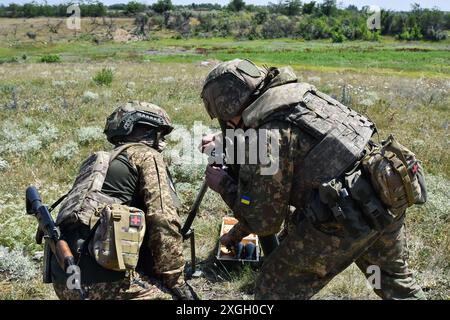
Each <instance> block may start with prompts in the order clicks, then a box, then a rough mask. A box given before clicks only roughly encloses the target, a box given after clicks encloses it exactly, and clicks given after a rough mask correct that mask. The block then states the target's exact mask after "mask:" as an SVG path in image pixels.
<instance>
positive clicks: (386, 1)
mask: <svg viewBox="0 0 450 320" xmlns="http://www.w3.org/2000/svg"><path fill="white" fill-rule="evenodd" d="M31 1H32V0H0V4H9V3H21V4H23V3H27V2H31ZM129 1H131V0H101V2H103V3H104V4H113V3H127V2H129ZM138 1H139V2H142V3H146V4H152V3H154V2H156V0H138ZM309 1H310V0H303V1H302V2H309ZM36 2H38V3H39V2H41V3H42V2H43V0H36ZM65 2H67V1H64V0H47V3H49V4H56V3H65ZM193 2H195V3H202V2H206V3H219V4H222V5H224V4H227V3H228V2H229V0H201V1H195V0H172V3H174V4H191V3H193ZM245 2H246V3H247V4H256V5H265V4H268V3H269V2H275V3H276V2H278V0H272V1H267V0H245ZM318 2H322V1H321V0H319V1H318ZM337 2H338V3H342V4H343V5H344V7H346V6H348V5H350V4H353V5H356V6H358V7H359V8H361V7H362V6H365V5H377V6H379V7H381V8H383V9H390V10H402V11H407V10H410V8H411V4H412V3H414V2H416V3H419V4H420V5H421V7H423V8H433V7H438V8H439V9H441V10H444V11H450V1H449V0H338V1H337Z"/></svg>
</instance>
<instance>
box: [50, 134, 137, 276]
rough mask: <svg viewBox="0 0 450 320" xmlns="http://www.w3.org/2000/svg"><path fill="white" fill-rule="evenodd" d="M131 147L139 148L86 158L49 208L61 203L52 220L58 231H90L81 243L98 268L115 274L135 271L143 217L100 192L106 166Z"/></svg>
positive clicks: (118, 149)
mask: <svg viewBox="0 0 450 320" xmlns="http://www.w3.org/2000/svg"><path fill="white" fill-rule="evenodd" d="M135 145H143V144H140V143H129V144H125V145H122V146H120V147H118V148H116V149H114V150H113V151H112V152H105V151H99V152H95V153H94V154H92V155H91V156H89V158H87V159H86V160H85V161H84V162H83V163H82V164H81V167H80V170H79V173H78V176H77V178H76V179H75V182H74V184H73V187H72V189H71V190H70V191H69V192H68V193H67V194H66V195H64V196H63V197H62V198H61V199H59V200H58V201H57V202H56V203H55V204H54V205H53V206H52V207H55V206H56V205H57V203H59V201H62V202H61V208H60V210H59V212H58V216H57V218H56V225H57V226H58V227H60V228H62V229H64V230H71V229H74V228H77V227H79V226H80V224H81V225H86V226H89V227H90V229H91V234H90V235H89V236H88V238H87V239H86V241H85V242H86V243H85V245H86V246H87V249H88V250H89V253H90V254H91V256H92V257H93V258H94V259H95V261H97V263H98V264H100V265H101V266H102V267H104V268H106V269H110V270H115V271H125V270H134V268H135V267H136V265H137V261H138V258H139V249H140V246H141V244H142V241H143V238H144V234H145V214H144V212H143V211H142V210H140V209H137V208H134V207H129V206H126V205H123V204H121V201H120V200H119V199H117V198H114V197H110V196H108V195H106V194H104V193H102V192H101V190H102V187H103V183H104V181H105V178H106V174H107V172H108V168H109V165H110V163H111V162H112V161H113V160H114V159H115V158H117V156H119V154H120V153H122V151H124V150H125V149H127V148H129V147H131V146H135Z"/></svg>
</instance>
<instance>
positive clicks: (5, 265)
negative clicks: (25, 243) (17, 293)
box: [0, 246, 39, 281]
mask: <svg viewBox="0 0 450 320" xmlns="http://www.w3.org/2000/svg"><path fill="white" fill-rule="evenodd" d="M0 272H1V273H2V274H3V275H6V276H7V278H8V279H10V280H24V281H27V280H31V279H33V278H34V277H36V276H37V275H38V272H39V271H38V269H37V268H36V265H35V264H34V263H33V261H32V260H31V259H30V258H29V257H28V256H25V255H24V254H23V252H22V250H21V249H19V248H17V249H14V250H9V249H8V248H5V247H2V246H0Z"/></svg>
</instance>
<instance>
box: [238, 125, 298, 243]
mask: <svg viewBox="0 0 450 320" xmlns="http://www.w3.org/2000/svg"><path fill="white" fill-rule="evenodd" d="M261 129H267V130H274V131H272V134H271V136H272V137H277V138H278V139H277V143H278V152H277V150H276V148H272V146H271V144H270V143H268V144H267V153H268V156H269V159H270V163H269V164H266V165H261V164H245V165H241V168H240V172H239V179H238V182H237V185H236V194H235V196H234V203H233V204H232V209H233V211H234V214H235V216H236V217H237V218H238V219H239V223H238V224H237V225H236V226H235V227H234V228H233V229H232V230H231V231H230V232H231V235H233V236H236V237H237V238H238V237H239V236H241V235H243V234H245V233H256V234H258V235H260V236H265V235H270V234H274V233H276V232H278V231H279V229H280V227H281V224H282V222H283V220H284V219H285V217H286V215H287V213H288V210H289V199H290V192H291V186H292V177H293V168H294V161H293V160H294V159H293V155H292V154H293V151H292V149H293V148H291V145H292V131H291V127H290V126H289V124H287V123H283V122H272V123H268V124H266V125H264V126H263V127H261ZM270 166H277V167H278V170H277V171H276V172H275V173H274V174H271V175H263V174H262V173H263V172H264V171H266V172H267V169H268V167H270Z"/></svg>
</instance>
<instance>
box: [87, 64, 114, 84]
mask: <svg viewBox="0 0 450 320" xmlns="http://www.w3.org/2000/svg"><path fill="white" fill-rule="evenodd" d="M113 76H114V73H113V71H112V70H111V69H110V68H103V69H102V70H100V71H99V72H97V73H96V74H95V76H94V77H93V78H92V80H94V82H95V83H96V84H98V85H100V86H110V85H111V83H112V81H113Z"/></svg>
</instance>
